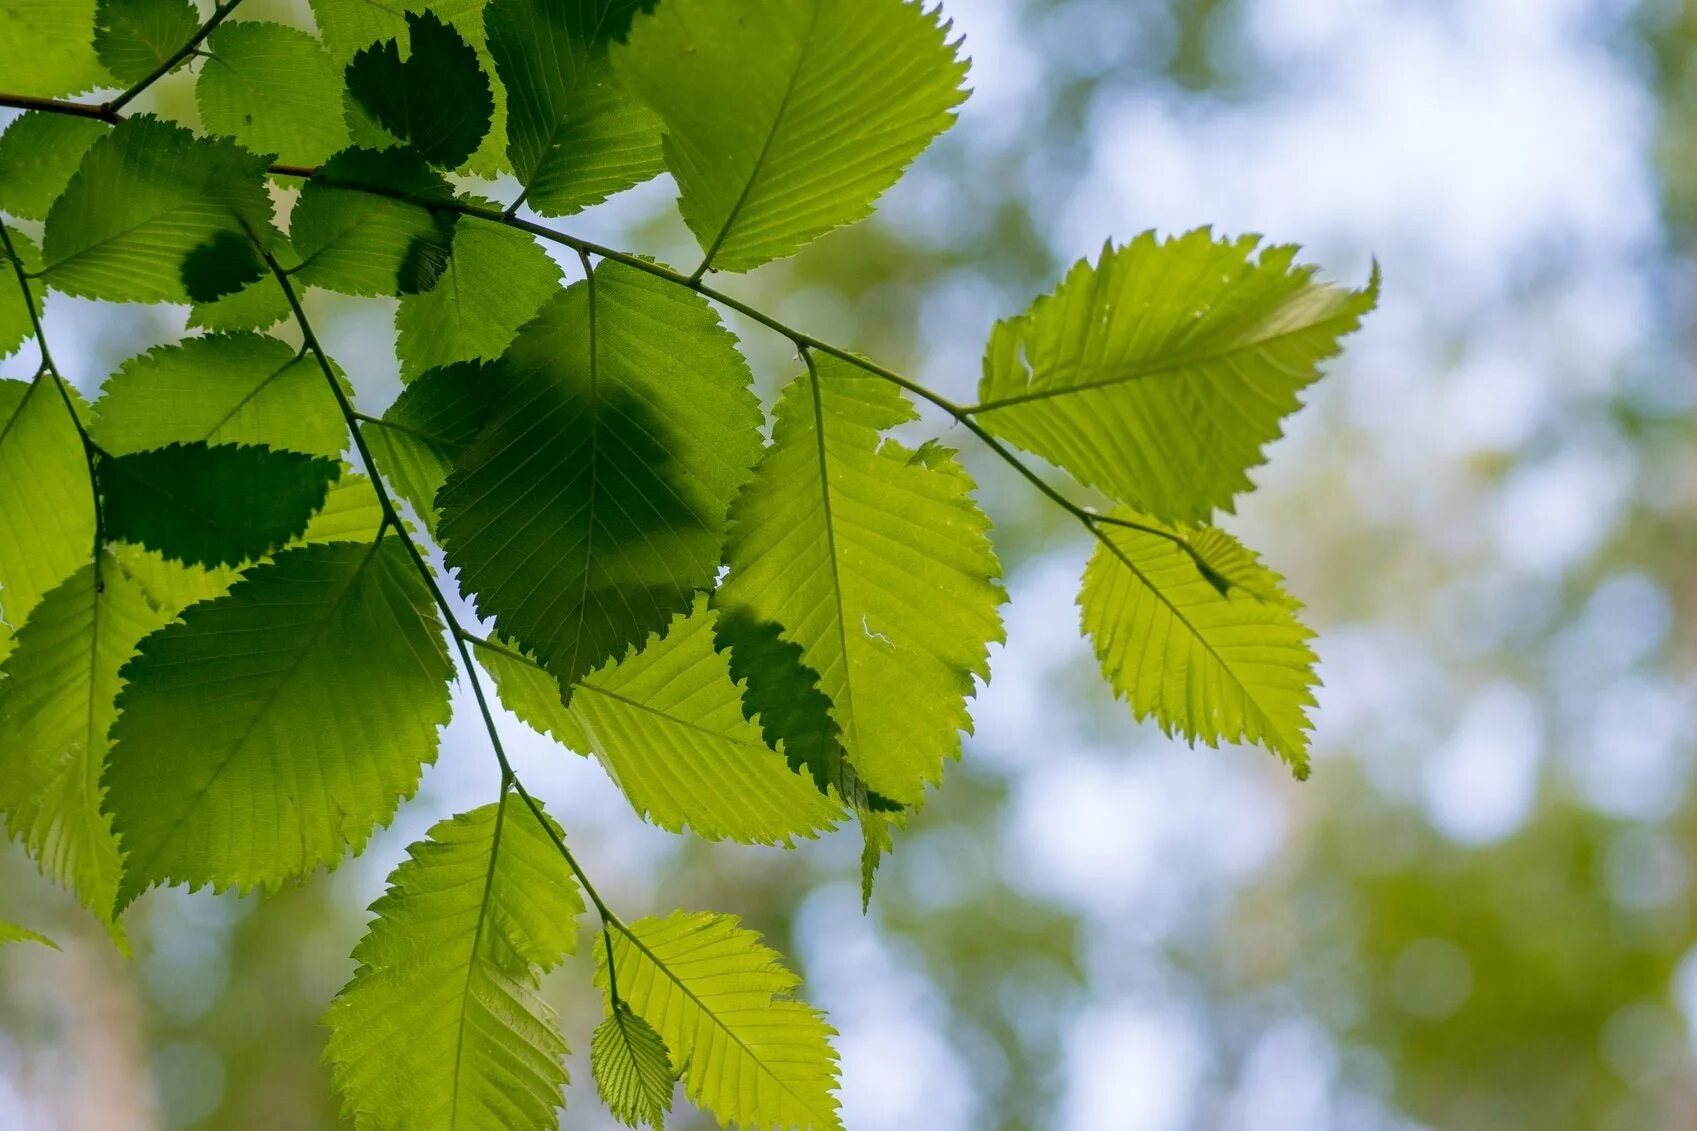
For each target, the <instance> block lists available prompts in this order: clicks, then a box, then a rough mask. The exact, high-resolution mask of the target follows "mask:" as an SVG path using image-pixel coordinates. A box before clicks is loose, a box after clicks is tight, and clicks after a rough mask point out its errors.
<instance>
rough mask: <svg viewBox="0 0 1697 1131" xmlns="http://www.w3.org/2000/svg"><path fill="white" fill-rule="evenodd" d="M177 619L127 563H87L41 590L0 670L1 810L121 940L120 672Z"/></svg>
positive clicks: (33, 851)
mask: <svg viewBox="0 0 1697 1131" xmlns="http://www.w3.org/2000/svg"><path fill="white" fill-rule="evenodd" d="M170 619H171V613H170V612H168V611H162V610H160V609H157V608H155V607H154V606H153V605H152V604H150V603H149V601H148V600H147V597H146V595H145V591H144V590H143V589H142V587H141V586H140V585H139V584H138V583H137V582H136V581H134V580H132V579H131V578H130V576H129V575H128V574H127V573H125V571H124V569H123V568H122V567H121V566H120V565H119V564H118V562H117V561H116V560H115V559H113V558H111V557H109V556H108V557H103V558H102V560H101V562H100V566H99V572H98V574H97V573H96V569H95V566H94V564H92V563H90V564H88V565H85V566H83V567H82V569H80V570H78V571H77V572H76V573H75V574H73V575H72V576H71V577H70V579H69V580H67V581H66V582H65V583H64V584H63V585H60V586H58V587H57V588H56V589H54V590H53V591H52V592H50V593H48V594H47V596H46V597H45V598H44V599H43V600H42V602H41V604H40V606H39V607H37V609H36V610H35V612H34V613H33V614H32V615H31V616H30V619H29V623H28V624H26V625H24V627H23V630H22V631H21V632H19V633H18V640H17V651H16V652H14V653H13V654H12V656H11V658H10V659H9V660H8V661H7V663H6V665H5V667H4V668H3V669H0V733H4V734H5V735H6V741H5V743H4V744H3V745H0V812H3V813H4V814H5V817H6V827H7V830H8V831H9V832H10V833H11V835H12V836H14V837H16V838H17V839H18V840H19V841H20V842H22V844H23V845H24V847H25V848H26V849H28V850H29V853H30V855H31V856H33V857H34V858H35V860H36V862H37V863H38V864H39V865H40V866H41V870H42V872H43V873H45V874H46V875H47V876H49V877H51V878H52V879H54V880H56V881H58V882H59V883H62V884H64V885H65V886H66V887H68V888H70V889H71V891H73V892H74V893H76V896H77V899H78V900H80V901H81V902H82V904H83V906H84V907H86V908H88V909H89V910H90V911H91V912H93V913H94V916H95V918H97V919H99V920H100V921H101V922H102V923H105V924H107V925H108V927H109V928H110V929H111V930H112V932H113V935H114V937H117V938H122V930H121V929H120V928H119V927H118V924H117V920H116V918H115V916H114V912H113V907H114V904H115V901H116V899H117V895H118V880H119V875H120V871H121V869H120V865H119V858H118V842H117V840H116V839H115V838H114V837H113V835H112V823H111V819H110V818H109V817H108V816H107V815H106V814H105V813H103V812H101V804H100V802H101V796H102V790H101V787H100V775H101V771H102V770H103V769H104V768H105V766H106V752H107V749H108V743H107V739H106V731H107V728H108V727H110V726H111V725H112V720H113V719H114V718H115V717H116V715H117V709H116V707H115V706H114V705H113V701H114V700H115V699H116V697H117V695H118V690H119V688H120V687H121V686H122V681H121V679H120V678H119V675H118V672H119V669H121V668H122V667H123V666H124V663H125V662H126V661H127V660H129V658H130V657H131V656H133V655H134V654H135V649H136V645H137V644H139V643H140V642H141V639H142V637H144V636H146V635H147V634H148V633H150V632H152V631H154V630H155V629H157V628H160V627H161V626H163V625H164V624H165V622H166V621H168V620H170Z"/></svg>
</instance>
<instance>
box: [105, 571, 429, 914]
mask: <svg viewBox="0 0 1697 1131" xmlns="http://www.w3.org/2000/svg"><path fill="white" fill-rule="evenodd" d="M123 676H124V679H125V680H126V681H127V686H126V687H125V688H124V691H123V693H122V694H121V695H120V696H119V700H118V706H119V709H120V712H121V713H120V714H119V716H118V720H117V722H116V723H115V724H114V725H113V727H112V754H111V757H110V758H109V760H108V764H107V770H106V778H105V784H106V789H107V794H106V807H107V811H108V812H110V813H111V814H112V817H113V827H114V828H115V829H116V831H117V833H118V837H119V840H120V842H121V844H122V846H123V851H124V882H123V884H122V886H121V887H120V889H119V896H118V898H119V901H120V904H127V903H128V902H129V901H130V900H132V899H134V898H135V897H136V896H137V895H139V894H140V893H141V892H142V891H144V890H146V889H147V888H149V887H151V886H153V885H155V884H159V883H186V884H189V885H190V886H192V887H199V886H201V885H203V884H211V885H213V886H214V887H215V888H217V889H219V890H223V889H225V888H229V887H234V888H236V889H237V890H239V891H248V890H250V889H252V888H255V887H260V886H263V887H265V888H267V889H268V890H274V889H276V888H277V887H279V886H280V885H281V884H282V882H283V881H284V880H287V879H293V878H298V877H300V876H304V875H305V874H307V873H308V872H310V871H312V869H314V868H316V867H318V866H320V865H334V864H335V863H337V862H338V861H339V860H340V859H341V856H342V854H343V852H344V851H346V850H347V849H349V848H352V849H353V850H354V851H356V852H357V851H358V850H359V849H361V848H362V847H363V846H364V845H365V842H366V841H367V840H368V839H369V838H370V836H371V832H372V829H373V828H374V827H376V826H377V825H380V824H383V823H386V822H387V821H388V820H389V818H390V817H391V816H392V815H393V814H394V811H395V807H396V806H397V805H398V804H399V803H400V801H402V800H403V799H405V798H407V797H410V796H411V795H412V793H413V791H414V790H415V789H416V788H417V787H418V779H419V774H420V772H421V770H422V769H423V767H424V765H425V764H426V763H428V762H431V761H433V760H434V758H435V755H436V742H437V729H438V728H439V727H441V726H443V725H445V724H446V723H447V721H448V709H449V708H448V681H449V680H450V679H451V678H452V676H453V666H452V664H451V663H450V662H449V659H448V654H447V646H446V644H445V643H444V641H443V639H442V626H441V623H440V622H439V621H438V620H437V618H436V612H435V609H434V608H433V607H432V605H431V601H430V595H429V593H428V592H427V591H426V589H425V587H424V583H423V581H422V579H421V578H420V577H419V575H418V572H417V571H416V570H415V569H414V567H413V563H412V561H411V560H410V559H409V558H408V557H407V554H406V551H405V550H403V549H402V548H401V546H400V543H399V541H398V540H397V539H395V538H384V539H382V540H380V541H378V542H373V543H371V544H369V545H364V544H361V543H357V542H330V543H325V544H313V545H306V546H300V547H297V548H295V549H292V550H287V551H285V552H283V553H281V554H279V555H277V557H276V559H275V560H274V561H272V562H269V563H267V564H264V565H260V566H257V567H255V568H254V569H252V570H250V571H249V572H248V573H247V574H246V575H245V576H244V577H243V578H242V580H241V581H239V582H238V583H237V584H236V585H235V586H234V587H233V588H232V589H231V590H230V591H229V593H228V594H226V595H225V596H223V597H219V598H218V599H216V600H213V601H208V602H206V603H204V604H200V605H196V606H194V607H192V608H190V609H188V610H187V611H186V612H184V613H183V616H182V619H181V620H180V621H178V622H177V623H175V624H172V625H168V626H167V627H166V628H164V629H163V630H161V631H159V632H156V633H154V634H153V635H152V636H150V637H148V638H147V639H146V640H144V641H142V644H141V648H140V654H139V655H138V656H137V657H136V658H135V659H134V660H132V661H131V662H130V663H129V664H128V665H127V666H126V667H125V668H124V671H123ZM185 738H187V739H188V740H187V741H185ZM256 798H263V799H264V800H265V804H264V806H263V808H256V807H255V799H256Z"/></svg>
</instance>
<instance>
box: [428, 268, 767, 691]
mask: <svg viewBox="0 0 1697 1131" xmlns="http://www.w3.org/2000/svg"><path fill="white" fill-rule="evenodd" d="M495 373H496V375H497V378H498V380H499V401H498V403H497V406H496V408H495V411H494V414H493V416H492V417H491V419H490V422H489V425H488V426H487V427H486V428H485V429H484V432H483V435H482V436H481V437H480V438H479V439H478V442H477V443H476V444H475V445H474V446H473V447H472V449H471V450H470V451H469V452H467V453H466V454H465V455H464V456H463V457H462V458H461V460H460V465H459V467H458V468H457V469H456V470H455V471H454V473H453V474H452V475H451V476H449V478H448V482H447V485H446V486H445V487H443V489H442V492H441V494H440V495H439V496H438V504H439V506H440V507H441V512H442V519H441V532H442V540H443V546H444V549H445V550H446V552H447V560H448V565H449V566H450V567H452V568H454V569H457V570H458V571H459V573H460V580H461V584H462V586H463V587H464V588H465V589H466V590H467V591H469V592H471V593H473V594H475V597H476V601H477V607H478V609H479V611H480V614H481V615H483V616H487V617H493V618H494V620H495V624H496V627H497V628H498V629H499V630H500V632H501V633H502V634H503V635H504V636H507V637H510V638H511V639H513V640H515V641H516V642H517V643H518V644H519V646H520V647H522V648H524V649H526V650H529V651H531V652H533V653H534V654H535V655H536V656H537V658H538V659H540V660H541V661H542V662H543V663H544V664H545V665H546V666H547V667H548V669H549V670H550V671H552V672H553V673H554V675H555V676H557V677H558V678H559V680H560V682H561V685H562V686H565V687H570V685H572V684H574V683H576V682H577V681H578V680H579V679H581V678H582V677H583V676H585V675H587V674H588V673H589V672H590V671H592V670H594V669H595V668H596V667H598V666H599V665H601V664H602V663H604V662H605V661H607V660H608V659H610V658H612V657H615V656H619V655H622V654H623V653H624V651H625V650H626V649H627V648H630V647H631V646H633V645H639V644H641V643H643V642H644V641H645V640H647V638H648V636H649V634H650V633H652V632H657V631H659V630H660V629H662V628H664V627H665V626H666V624H667V622H669V621H670V620H671V618H672V616H673V615H674V614H676V613H679V612H683V611H685V610H687V609H688V608H689V607H690V604H691V602H692V600H693V594H694V592H695V591H696V590H703V589H706V588H708V587H709V586H711V585H712V584H713V579H714V575H715V574H716V573H717V572H718V565H719V550H720V546H721V544H722V542H723V535H724V528H725V511H726V509H727V507H728V506H729V505H730V500H731V496H732V495H733V494H734V493H735V492H736V489H737V487H738V486H739V485H740V484H741V483H742V481H743V480H744V479H745V478H746V477H747V475H748V469H749V467H750V465H751V464H753V462H754V458H755V454H756V452H757V451H758V449H759V443H760V436H759V431H758V428H759V423H760V406H759V403H758V402H757V401H756V399H755V397H754V394H753V392H752V391H750V389H749V382H750V377H749V372H748V366H747V364H746V363H745V362H744V361H743V359H742V356H741V355H740V354H739V353H738V352H737V346H736V339H735V338H734V337H733V336H732V335H731V333H730V332H729V331H728V330H726V329H725V328H724V327H723V326H722V325H720V323H719V320H718V318H717V317H715V316H714V314H713V312H712V310H711V309H710V308H709V307H708V305H707V303H706V302H705V301H704V300H702V299H700V298H699V297H697V296H695V295H693V294H690V293H688V292H686V291H683V290H681V289H679V288H677V287H673V286H669V285H667V284H666V283H665V282H663V281H660V280H657V279H655V278H653V277H652V276H649V275H647V274H644V273H643V272H640V271H637V270H636V269H635V268H631V267H626V266H623V265H620V264H617V263H612V262H603V263H602V264H601V265H600V266H599V267H598V268H597V269H596V271H595V274H594V276H593V280H592V281H590V282H582V283H577V284H575V285H574V286H572V287H571V288H570V289H568V290H567V291H565V292H564V293H563V294H561V295H560V296H559V297H557V298H556V299H554V300H553V301H552V302H550V303H549V304H548V305H547V306H545V307H543V309H542V313H541V314H539V315H538V316H537V317H536V320H535V321H533V322H531V323H530V325H528V326H526V327H525V328H524V329H523V330H522V331H520V333H519V336H518V338H517V340H516V341H514V342H513V345H512V348H511V349H509V350H508V351H507V354H506V356H505V357H504V358H503V359H502V361H501V363H500V365H499V366H498V367H497V368H496V370H495Z"/></svg>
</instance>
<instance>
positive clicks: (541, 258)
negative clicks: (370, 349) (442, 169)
mask: <svg viewBox="0 0 1697 1131" xmlns="http://www.w3.org/2000/svg"><path fill="white" fill-rule="evenodd" d="M559 285H560V268H559V267H558V266H557V265H556V264H555V262H554V261H553V260H552V259H550V258H548V253H547V252H545V251H543V250H542V249H541V248H540V247H538V246H537V244H536V241H535V240H533V239H531V238H530V237H529V236H528V235H526V234H525V233H523V232H520V231H518V230H516V229H513V228H508V227H504V226H502V225H500V224H489V223H484V222H481V221H471V222H467V223H464V224H460V225H459V226H458V227H457V228H456V229H455V231H454V235H453V251H452V253H451V254H450V255H449V256H448V262H447V265H446V266H445V267H444V268H443V270H442V276H441V278H440V279H438V280H437V282H436V285H435V286H434V287H431V288H430V289H429V290H428V291H426V292H424V293H423V294H414V295H407V296H406V297H405V298H403V299H401V305H400V308H399V309H398V310H397V311H396V312H395V352H396V354H397V355H398V356H399V357H400V360H401V379H402V380H403V381H410V380H412V379H413V378H415V377H417V376H418V375H419V374H420V373H423V372H424V371H425V370H427V369H434V368H436V367H437V366H442V365H451V364H453V363H454V362H456V361H491V360H494V359H495V358H497V357H500V356H501V353H502V352H503V351H504V350H505V349H506V348H507V346H508V345H510V344H511V343H512V340H513V336H514V335H515V334H517V333H518V331H519V327H520V326H523V325H524V324H525V323H526V322H529V321H530V319H531V317H532V316H533V315H535V314H536V312H537V310H538V309H540V308H541V306H542V304H543V303H544V302H546V301H548V299H549V297H550V296H551V295H553V294H554V292H555V291H556V290H557V289H558V288H559Z"/></svg>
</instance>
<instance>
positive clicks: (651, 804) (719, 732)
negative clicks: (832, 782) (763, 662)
mask: <svg viewBox="0 0 1697 1131" xmlns="http://www.w3.org/2000/svg"><path fill="white" fill-rule="evenodd" d="M715 619H716V615H715V614H714V613H713V612H712V611H710V610H709V609H708V608H707V607H706V598H700V599H698V600H697V602H696V606H695V610H694V612H692V613H691V614H689V615H688V616H679V617H678V618H677V619H676V620H674V621H673V622H672V625H671V628H670V630H669V631H668V632H667V633H666V634H665V636H663V637H657V638H655V639H654V640H652V641H651V642H650V643H649V644H648V646H647V647H646V648H644V649H643V650H642V651H640V652H633V653H632V654H631V655H629V656H626V657H625V658H624V659H623V660H620V661H618V662H617V663H612V664H609V665H607V666H606V667H605V668H602V669H601V670H600V671H597V672H595V673H593V674H591V675H590V676H588V677H587V678H585V679H584V680H583V682H582V683H580V684H579V685H578V686H577V688H576V690H575V691H574V692H573V694H572V699H571V715H572V718H573V719H574V720H575V721H576V722H577V725H578V726H579V727H580V728H581V729H582V731H583V734H584V736H585V737H586V738H587V739H588V741H589V746H590V749H591V750H593V751H594V752H595V755H596V757H598V758H599V759H600V760H601V764H602V765H604V766H606V767H607V773H608V774H609V775H610V776H611V777H612V779H613V780H614V781H615V782H617V783H618V785H619V788H620V789H621V790H623V791H624V794H625V796H626V797H628V798H629V799H630V803H631V805H632V806H633V807H634V808H635V809H636V811H637V812H638V813H641V814H642V815H643V816H644V817H647V818H648V819H649V820H651V821H653V822H654V823H655V824H657V825H659V826H660V827H661V828H665V829H669V830H671V831H672V832H682V831H683V828H684V826H685V825H688V826H689V827H690V828H691V829H692V830H694V832H695V833H696V835H697V836H700V837H703V838H705V839H707V840H725V839H730V840H737V841H741V842H743V843H744V844H789V843H790V842H791V839H792V838H794V837H797V836H813V835H815V834H816V833H817V832H818V831H819V830H821V829H827V828H830V827H831V826H832V825H833V824H834V823H835V822H836V820H837V819H838V817H839V816H840V815H841V807H840V805H839V804H838V803H837V802H836V801H835V800H833V799H831V798H827V797H826V796H825V795H824V794H823V793H821V792H820V791H819V789H818V788H817V787H816V786H815V785H814V783H813V780H812V779H811V778H810V777H809V776H808V775H807V774H806V773H805V772H801V773H798V772H797V771H795V770H793V769H791V768H790V766H789V765H788V764H787V763H786V761H785V759H784V756H783V754H782V753H780V752H777V751H774V750H772V749H771V748H770V747H768V746H767V745H766V741H765V739H764V738H763V737H762V736H761V733H760V727H759V725H758V724H756V723H752V722H750V721H749V720H748V719H746V718H745V717H744V716H743V709H742V693H741V688H739V687H738V686H737V685H736V684H734V683H732V682H731V673H730V665H729V662H728V661H727V660H726V659H725V657H724V655H723V654H721V653H719V652H717V651H715V650H714V647H713V623H714V621H715Z"/></svg>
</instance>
